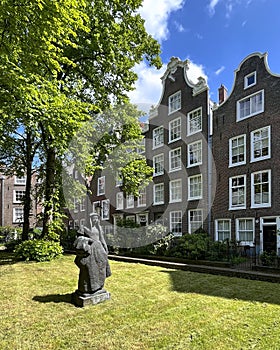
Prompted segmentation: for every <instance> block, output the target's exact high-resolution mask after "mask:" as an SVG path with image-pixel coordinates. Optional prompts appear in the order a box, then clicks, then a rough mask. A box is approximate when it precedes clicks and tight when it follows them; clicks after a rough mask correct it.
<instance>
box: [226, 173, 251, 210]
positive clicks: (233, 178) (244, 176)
mask: <svg viewBox="0 0 280 350" xmlns="http://www.w3.org/2000/svg"><path fill="white" fill-rule="evenodd" d="M239 178H243V179H244V184H243V185H242V186H241V185H233V181H234V180H235V179H239ZM246 180H247V178H246V175H236V176H232V177H230V178H229V210H239V209H246ZM242 188H243V190H244V192H243V202H244V203H243V204H242V205H240V204H239V205H235V204H233V200H232V198H233V189H236V190H237V191H239V190H241V189H242ZM238 196H239V197H240V196H241V194H238Z"/></svg>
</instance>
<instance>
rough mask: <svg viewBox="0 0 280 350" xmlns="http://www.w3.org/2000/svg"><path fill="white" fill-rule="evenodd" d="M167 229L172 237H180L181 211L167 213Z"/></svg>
mask: <svg viewBox="0 0 280 350" xmlns="http://www.w3.org/2000/svg"><path fill="white" fill-rule="evenodd" d="M177 225H179V227H178V228H179V230H177ZM169 229H170V232H172V234H173V236H174V237H180V236H182V230H183V225H182V211H181V210H176V211H171V212H170V213H169Z"/></svg>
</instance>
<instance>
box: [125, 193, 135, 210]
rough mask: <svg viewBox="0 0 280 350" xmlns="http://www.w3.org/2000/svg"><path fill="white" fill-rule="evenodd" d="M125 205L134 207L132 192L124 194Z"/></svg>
mask: <svg viewBox="0 0 280 350" xmlns="http://www.w3.org/2000/svg"><path fill="white" fill-rule="evenodd" d="M126 207H127V209H129V208H134V195H133V194H128V195H126Z"/></svg>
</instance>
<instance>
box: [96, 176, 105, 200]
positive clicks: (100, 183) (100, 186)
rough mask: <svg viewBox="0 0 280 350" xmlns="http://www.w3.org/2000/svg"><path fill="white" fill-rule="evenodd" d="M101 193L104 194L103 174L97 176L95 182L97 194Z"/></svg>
mask: <svg viewBox="0 0 280 350" xmlns="http://www.w3.org/2000/svg"><path fill="white" fill-rule="evenodd" d="M102 194H105V176H102V177H99V178H98V183H97V195H98V196H100V195H102Z"/></svg>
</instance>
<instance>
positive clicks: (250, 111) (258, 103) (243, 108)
mask: <svg viewBox="0 0 280 350" xmlns="http://www.w3.org/2000/svg"><path fill="white" fill-rule="evenodd" d="M263 111H264V90H261V91H259V92H257V93H255V94H253V95H251V96H249V97H245V98H243V99H242V100H240V101H238V102H237V121H240V120H243V119H245V118H249V117H252V116H254V115H256V114H259V113H262V112H263Z"/></svg>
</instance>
